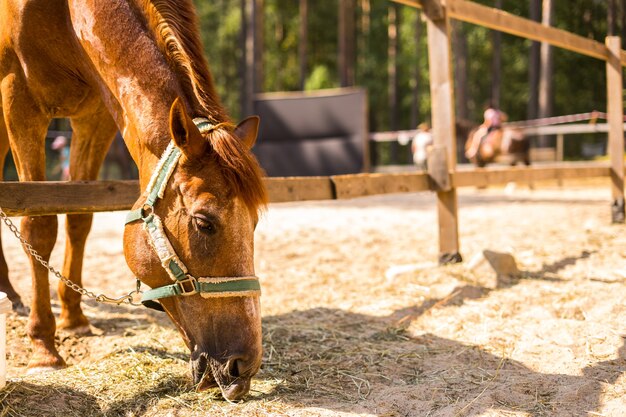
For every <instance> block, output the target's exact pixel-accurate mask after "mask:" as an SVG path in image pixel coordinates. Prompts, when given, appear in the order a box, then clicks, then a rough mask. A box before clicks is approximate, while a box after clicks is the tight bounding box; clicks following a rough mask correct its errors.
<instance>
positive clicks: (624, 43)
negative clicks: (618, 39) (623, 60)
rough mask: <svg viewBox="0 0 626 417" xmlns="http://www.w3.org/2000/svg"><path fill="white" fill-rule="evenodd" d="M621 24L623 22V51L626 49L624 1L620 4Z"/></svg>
mask: <svg viewBox="0 0 626 417" xmlns="http://www.w3.org/2000/svg"><path fill="white" fill-rule="evenodd" d="M620 16H621V19H620V22H621V26H622V27H621V29H622V31H621V33H622V49H624V47H626V0H622V1H621V2H620Z"/></svg>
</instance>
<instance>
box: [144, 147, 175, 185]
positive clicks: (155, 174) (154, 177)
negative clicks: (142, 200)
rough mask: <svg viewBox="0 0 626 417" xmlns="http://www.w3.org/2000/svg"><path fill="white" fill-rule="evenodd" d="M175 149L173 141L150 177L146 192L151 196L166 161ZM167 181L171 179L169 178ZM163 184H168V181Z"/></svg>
mask: <svg viewBox="0 0 626 417" xmlns="http://www.w3.org/2000/svg"><path fill="white" fill-rule="evenodd" d="M175 147H176V145H174V142H173V141H171V142H170V144H169V145H167V148H166V149H165V152H163V155H162V156H161V159H159V162H158V164H157V166H156V167H155V168H154V171H153V172H152V177H150V182H149V183H148V186H147V187H146V191H147V193H148V194H150V191H151V190H152V188H153V187H154V185H155V184H156V181H157V178H158V177H159V173H160V172H161V169H162V168H163V165H164V164H165V161H167V158H168V157H169V156H170V154H171V153H172V152H173V151H174V149H175ZM175 165H176V164H172V166H175ZM170 174H171V173H170ZM167 179H169V177H168V178H167ZM163 183H164V184H165V183H167V181H163Z"/></svg>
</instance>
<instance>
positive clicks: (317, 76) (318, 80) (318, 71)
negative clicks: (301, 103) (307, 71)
mask: <svg viewBox="0 0 626 417" xmlns="http://www.w3.org/2000/svg"><path fill="white" fill-rule="evenodd" d="M332 87H336V83H335V80H334V79H333V78H332V75H331V73H330V70H329V69H328V67H326V66H324V65H316V66H315V68H313V71H312V72H311V75H310V76H309V77H308V78H307V80H306V83H305V85H304V89H305V90H307V91H309V90H320V89H322V88H332Z"/></svg>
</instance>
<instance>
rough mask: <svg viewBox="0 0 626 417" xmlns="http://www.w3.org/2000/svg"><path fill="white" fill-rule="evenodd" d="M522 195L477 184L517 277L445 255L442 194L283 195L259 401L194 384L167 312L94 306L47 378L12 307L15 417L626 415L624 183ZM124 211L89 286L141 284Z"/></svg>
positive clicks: (18, 257)
mask: <svg viewBox="0 0 626 417" xmlns="http://www.w3.org/2000/svg"><path fill="white" fill-rule="evenodd" d="M510 191H511V190H508V191H507V192H505V190H504V189H501V188H498V189H488V190H474V189H463V190H461V191H460V196H459V207H460V225H461V228H460V233H461V247H462V253H463V255H464V257H465V258H466V259H470V258H471V257H472V256H473V255H474V254H476V253H479V252H480V251H482V250H484V249H491V250H496V251H510V252H511V253H513V254H514V255H515V257H516V260H517V262H518V266H519V268H520V269H521V270H522V271H523V272H522V275H521V277H519V278H515V279H507V280H501V282H493V280H490V279H488V278H487V277H485V276H482V275H481V274H476V273H474V272H471V271H468V270H467V269H466V266H464V265H453V266H447V267H437V266H436V264H435V263H434V261H435V260H436V259H437V240H436V239H437V222H436V213H435V199H434V196H433V195H432V194H427V193H422V194H406V195H389V196H379V197H371V198H363V199H356V200H352V201H341V202H310V203H298V204H295V203H294V204H291V203H290V204H276V205H271V206H270V208H269V210H268V212H267V213H266V214H265V215H264V216H263V219H262V221H261V223H260V224H259V227H258V229H257V235H256V236H257V237H256V262H257V264H256V265H257V273H258V275H259V276H260V277H261V280H262V285H263V296H262V306H263V327H264V352H265V353H264V355H265V357H264V364H263V368H262V370H261V371H260V373H259V374H258V375H257V377H256V378H255V380H254V382H253V385H252V392H251V394H250V395H249V397H248V398H247V401H245V402H244V403H241V404H229V403H227V402H225V401H223V400H221V399H219V395H218V393H217V392H215V391H209V392H203V393H196V392H195V391H194V390H193V386H192V382H191V378H190V373H189V370H188V365H187V359H188V354H187V351H186V348H185V347H184V345H183V343H182V341H181V339H180V338H179V336H178V334H177V332H176V331H175V330H174V329H173V327H172V325H171V324H170V323H169V321H168V320H167V319H166V318H165V317H164V316H163V315H161V314H160V313H157V312H152V311H148V310H145V309H142V308H126V307H110V306H101V305H96V304H95V303H93V302H91V301H86V302H85V311H86V314H87V316H88V317H89V318H90V320H91V323H92V325H93V329H92V330H93V334H92V335H90V336H86V337H80V338H79V337H75V336H72V335H68V334H59V338H58V343H59V349H60V351H61V354H62V355H63V357H64V358H66V360H67V361H68V364H70V366H69V367H68V368H67V369H65V370H62V371H58V372H53V373H49V374H43V375H34V376H25V365H26V363H27V361H28V357H29V343H28V339H27V336H26V334H25V331H24V325H25V323H26V319H25V318H24V317H20V316H17V315H14V314H12V315H10V316H9V317H8V324H7V328H8V352H9V357H8V361H9V369H8V377H9V380H10V382H9V384H8V385H7V387H6V388H5V389H4V390H2V391H0V416H91V415H93V416H99V415H106V416H118V415H119V416H207V415H210V416H283V415H284V416H297V417H299V416H381V417H382V416H568V417H569V416H616V417H617V416H623V415H626V345H625V344H624V338H623V336H624V335H626V284H625V280H626V265H625V258H626V227H625V226H612V225H610V208H609V200H610V193H609V187H608V182H607V181H602V182H593V183H592V182H590V183H577V184H567V183H566V188H563V189H559V188H557V187H556V186H554V185H553V184H544V186H542V187H541V188H537V189H536V190H528V189H527V188H525V187H521V186H520V187H518V188H517V189H516V190H514V191H513V192H510ZM123 218H124V213H103V214H97V215H96V216H95V221H94V227H93V231H92V233H91V235H90V239H89V241H88V243H87V255H86V258H85V264H84V280H85V285H86V286H87V287H89V288H90V289H92V290H94V291H96V292H98V291H101V292H106V293H107V294H111V295H115V294H120V295H121V294H123V293H124V292H127V291H129V290H130V289H132V287H133V285H134V281H133V278H132V277H131V275H130V273H129V271H128V269H127V268H126V265H125V261H124V258H123V255H122V239H121V234H122V229H123ZM62 227H63V224H62V222H61V226H60V229H61V230H62ZM7 232H8V230H6V228H5V229H4V230H3V245H4V249H5V251H6V253H7V257H8V259H9V260H10V262H11V265H10V268H11V272H10V274H11V279H12V281H13V282H14V283H15V284H16V285H17V287H18V289H19V290H20V291H21V294H22V295H23V297H24V298H25V299H26V300H27V301H28V299H29V298H30V294H29V291H30V277H29V275H28V273H27V271H28V268H27V259H26V256H25V255H24V254H23V252H22V250H21V248H20V247H19V246H18V244H17V241H16V240H15V239H14V238H13V237H12V236H9V234H8V233H7ZM63 241H64V236H62V234H61V233H60V234H59V241H58V243H57V246H56V248H55V251H54V253H53V256H52V261H51V263H52V264H53V265H57V266H60V265H61V262H62V257H63V254H62V249H63V246H64V244H63ZM407 264H413V266H412V267H410V268H406V269H404V271H405V272H402V271H403V269H402V268H398V266H399V265H407ZM389 268H392V269H391V270H392V271H396V272H397V273H395V274H393V273H390V270H389ZM53 287H54V288H56V283H55V284H54V285H53ZM52 292H53V302H54V305H53V308H54V311H55V313H58V303H57V301H56V300H57V297H56V290H54V289H53V290H52Z"/></svg>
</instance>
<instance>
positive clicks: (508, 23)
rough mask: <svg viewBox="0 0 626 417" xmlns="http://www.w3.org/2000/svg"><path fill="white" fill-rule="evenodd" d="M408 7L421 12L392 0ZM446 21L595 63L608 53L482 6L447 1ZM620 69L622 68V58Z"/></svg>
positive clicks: (409, 1) (404, 0) (410, 1)
mask: <svg viewBox="0 0 626 417" xmlns="http://www.w3.org/2000/svg"><path fill="white" fill-rule="evenodd" d="M393 1H395V2H398V3H401V4H405V5H407V6H411V7H418V8H421V7H422V4H421V1H418V0H393ZM446 11H447V13H448V17H449V18H452V19H456V20H461V21H463V22H468V23H473V24H476V25H480V26H484V27H486V28H489V29H493V30H498V31H500V32H504V33H508V34H511V35H514V36H519V37H522V38H526V39H531V40H534V41H538V42H547V43H549V44H551V45H553V46H556V47H559V48H563V49H567V50H569V51H573V52H577V53H579V54H582V55H586V56H590V57H593V58H597V59H602V60H607V59H608V56H609V53H608V50H607V48H606V46H605V45H603V44H602V43H600V42H597V41H594V40H592V39H588V38H584V37H582V36H578V35H575V34H573V33H570V32H567V31H565V30H561V29H557V28H553V27H548V26H544V25H542V24H540V23H537V22H533V21H532V20H528V19H524V18H522V17H519V16H515V15H512V14H510V13H507V12H504V11H502V10H497V9H494V8H492V7H488V6H483V5H481V4H478V3H474V2H472V1H467V0H447V2H446ZM622 65H626V54H624V55H623V59H622Z"/></svg>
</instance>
